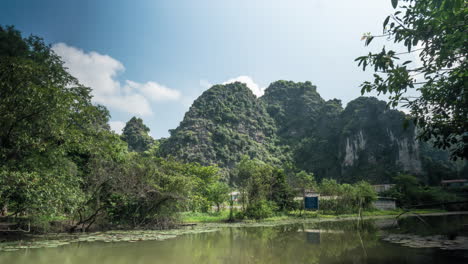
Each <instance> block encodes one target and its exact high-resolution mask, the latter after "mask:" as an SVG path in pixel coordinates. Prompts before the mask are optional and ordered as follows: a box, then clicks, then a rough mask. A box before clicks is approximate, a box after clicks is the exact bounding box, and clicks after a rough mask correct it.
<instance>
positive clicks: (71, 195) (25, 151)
mask: <svg viewBox="0 0 468 264" xmlns="http://www.w3.org/2000/svg"><path fill="white" fill-rule="evenodd" d="M0 43H1V45H0V171H1V174H0V182H1V183H2V184H1V185H0V195H1V196H0V200H1V201H2V203H3V204H2V206H5V205H8V206H9V209H12V210H11V211H13V213H14V212H16V213H22V212H27V213H30V215H34V216H37V217H40V216H42V215H57V214H60V213H63V212H68V213H71V212H73V211H74V210H75V209H76V206H77V203H78V202H79V201H80V199H81V198H82V190H81V189H80V187H81V186H80V185H81V183H82V179H81V178H80V174H81V172H80V169H79V168H78V167H77V166H76V164H75V162H74V158H73V157H72V156H74V157H77V156H75V155H74V154H73V153H85V152H86V151H88V150H89V149H91V148H94V143H95V142H96V141H95V139H96V138H97V136H96V135H98V134H99V133H101V132H102V131H103V130H105V129H106V127H105V125H103V124H102V123H104V124H106V123H107V120H108V112H107V110H106V109H105V108H104V107H99V106H94V105H93V104H92V103H91V95H90V89H89V88H87V87H84V86H82V85H80V84H79V83H78V81H77V80H76V79H75V78H74V77H72V76H71V75H70V74H69V73H68V72H67V71H66V69H65V68H64V67H63V62H62V61H61V59H60V57H59V56H57V55H56V54H55V53H54V52H53V50H52V49H51V48H50V46H48V45H46V44H45V43H44V42H43V40H42V39H41V38H39V37H36V36H30V37H28V38H23V37H22V36H21V33H20V32H19V31H17V30H15V29H14V28H13V27H1V26H0ZM98 124H99V125H98Z"/></svg>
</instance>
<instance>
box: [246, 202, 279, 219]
mask: <svg viewBox="0 0 468 264" xmlns="http://www.w3.org/2000/svg"><path fill="white" fill-rule="evenodd" d="M277 210H278V208H277V206H276V205H275V203H273V202H268V201H266V200H260V201H258V202H255V203H251V204H249V206H248V207H247V209H246V210H245V216H247V217H248V218H251V219H257V220H258V219H263V218H268V217H271V216H273V215H274V212H275V211H277Z"/></svg>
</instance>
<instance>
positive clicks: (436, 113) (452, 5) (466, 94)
mask: <svg viewBox="0 0 468 264" xmlns="http://www.w3.org/2000/svg"><path fill="white" fill-rule="evenodd" d="M392 5H393V7H394V8H395V9H396V11H395V13H394V14H392V15H390V16H388V17H387V18H386V19H385V20H384V23H383V34H382V35H371V34H370V33H368V34H365V35H364V36H363V39H364V40H365V44H366V46H367V45H369V44H370V43H371V42H372V40H373V39H374V38H376V37H384V38H386V39H387V40H388V41H393V42H394V43H399V44H401V43H402V44H403V45H404V46H405V48H406V50H405V51H399V52H397V51H394V50H391V49H386V48H385V47H384V48H383V49H382V51H381V52H378V53H369V54H368V55H366V56H361V57H358V58H357V59H356V61H358V62H359V66H362V68H363V70H366V68H367V67H368V66H371V67H373V70H374V72H375V74H374V80H373V81H366V82H364V83H363V84H362V86H361V87H362V90H361V92H362V93H365V92H371V91H376V92H378V93H379V94H380V93H383V94H387V93H388V94H389V99H390V104H391V105H392V106H397V105H399V104H400V103H401V104H403V105H404V106H406V107H408V108H409V109H410V111H411V113H412V115H413V116H414V117H415V122H416V123H417V125H418V126H419V127H420V128H421V129H420V134H419V138H420V139H422V140H425V141H431V142H432V143H433V144H434V146H436V147H438V148H442V149H449V150H450V151H451V154H452V158H453V159H457V158H462V159H467V158H468V91H467V88H466V87H467V77H468V71H467V66H468V65H467V62H466V56H467V53H468V37H467V33H466V31H467V25H466V17H467V15H468V12H467V11H468V6H467V4H466V1H463V0H419V1H415V0H392ZM412 54H415V55H416V56H417V57H418V59H419V60H420V63H414V62H415V60H411V59H407V57H408V56H409V55H412ZM419 64H420V65H419ZM410 89H415V90H416V91H417V92H418V95H417V96H409V95H408V94H407V92H408V90H410Z"/></svg>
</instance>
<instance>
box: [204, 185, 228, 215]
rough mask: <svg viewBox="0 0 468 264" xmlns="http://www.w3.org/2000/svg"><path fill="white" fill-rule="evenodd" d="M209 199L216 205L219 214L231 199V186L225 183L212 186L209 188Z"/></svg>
mask: <svg viewBox="0 0 468 264" xmlns="http://www.w3.org/2000/svg"><path fill="white" fill-rule="evenodd" d="M207 198H208V201H210V202H212V203H214V204H215V205H216V208H217V211H218V212H219V209H220V206H221V204H222V203H224V202H225V201H227V199H228V198H229V186H228V185H227V184H226V183H224V182H215V183H212V184H210V185H209V186H208V188H207Z"/></svg>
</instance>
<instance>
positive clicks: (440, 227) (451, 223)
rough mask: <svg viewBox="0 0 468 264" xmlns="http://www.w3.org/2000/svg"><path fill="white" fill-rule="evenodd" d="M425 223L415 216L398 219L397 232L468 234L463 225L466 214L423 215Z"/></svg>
mask: <svg viewBox="0 0 468 264" xmlns="http://www.w3.org/2000/svg"><path fill="white" fill-rule="evenodd" d="M424 221H425V223H422V222H421V221H420V220H419V219H417V218H416V217H407V218H402V219H399V220H398V230H395V231H398V233H411V234H416V235H423V236H425V235H448V236H453V235H465V236H466V235H468V232H466V231H464V230H463V226H464V225H466V223H468V215H445V216H424ZM426 223H427V224H426Z"/></svg>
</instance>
